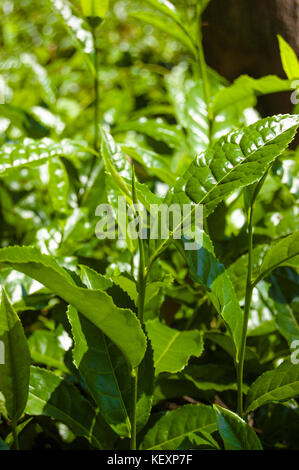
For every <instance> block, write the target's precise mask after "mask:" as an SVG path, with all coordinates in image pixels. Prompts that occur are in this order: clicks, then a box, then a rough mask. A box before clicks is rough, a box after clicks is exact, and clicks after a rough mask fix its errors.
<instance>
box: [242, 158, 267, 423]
mask: <svg viewBox="0 0 299 470" xmlns="http://www.w3.org/2000/svg"><path fill="white" fill-rule="evenodd" d="M271 166H272V165H269V166H268V168H267V170H266V171H265V173H264V175H263V177H262V178H261V179H260V180H259V181H258V182H257V183H256V185H255V186H254V191H253V194H252V197H251V203H250V207H249V210H248V267H247V280H246V293H245V306H244V319H243V331H242V342H241V349H240V357H239V362H237V364H236V368H237V382H238V414H239V416H241V417H242V415H243V372H244V359H245V351H246V337H247V329H248V319H249V312H250V305H251V299H252V291H253V289H254V287H255V283H254V282H253V280H252V270H253V212H254V206H255V201H256V199H257V196H258V194H259V192H260V190H261V189H262V186H263V184H264V182H265V180H266V178H267V175H268V173H269V171H270V168H271Z"/></svg>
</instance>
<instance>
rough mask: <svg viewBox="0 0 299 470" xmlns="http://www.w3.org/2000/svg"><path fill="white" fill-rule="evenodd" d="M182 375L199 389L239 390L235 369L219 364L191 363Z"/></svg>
mask: <svg viewBox="0 0 299 470" xmlns="http://www.w3.org/2000/svg"><path fill="white" fill-rule="evenodd" d="M182 376H183V377H184V378H185V379H187V380H189V381H190V382H192V383H193V384H194V385H195V387H196V388H198V390H216V391H217V392H223V391H224V390H237V384H236V378H235V370H234V369H233V368H229V367H227V366H224V365H222V366H221V367H219V364H200V365H197V364H191V365H189V366H187V367H186V368H185V369H184V371H183V372H182Z"/></svg>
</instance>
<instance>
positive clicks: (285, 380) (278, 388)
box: [246, 360, 299, 413]
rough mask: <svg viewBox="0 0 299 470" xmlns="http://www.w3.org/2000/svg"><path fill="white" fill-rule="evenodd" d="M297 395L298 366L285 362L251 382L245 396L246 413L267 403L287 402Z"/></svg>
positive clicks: (298, 387) (298, 382)
mask: <svg viewBox="0 0 299 470" xmlns="http://www.w3.org/2000/svg"><path fill="white" fill-rule="evenodd" d="M298 393H299V364H292V363H291V362H290V361H289V360H285V361H284V362H283V364H281V365H280V366H279V367H277V368H276V369H274V370H270V371H267V372H264V374H262V375H261V376H260V377H258V378H257V379H256V381H255V382H253V384H252V385H251V387H250V389H249V391H248V395H247V400H246V413H249V412H250V411H254V410H255V409H256V408H259V407H260V406H262V405H266V404H267V403H272V402H277V401H286V400H289V399H290V398H293V397H296V396H297V395H298Z"/></svg>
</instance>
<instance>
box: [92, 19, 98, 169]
mask: <svg viewBox="0 0 299 470" xmlns="http://www.w3.org/2000/svg"><path fill="white" fill-rule="evenodd" d="M92 39H93V48H94V95H95V100H94V144H93V147H94V149H95V151H96V152H98V150H99V136H98V134H99V76H98V65H99V64H98V62H99V60H98V49H97V38H96V28H95V27H93V28H92ZM95 159H96V157H95V156H94V157H93V160H95Z"/></svg>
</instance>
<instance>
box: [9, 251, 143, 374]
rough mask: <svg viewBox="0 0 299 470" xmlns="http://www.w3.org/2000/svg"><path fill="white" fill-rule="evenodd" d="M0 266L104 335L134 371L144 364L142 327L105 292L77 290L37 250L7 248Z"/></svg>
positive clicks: (63, 271) (63, 273)
mask: <svg viewBox="0 0 299 470" xmlns="http://www.w3.org/2000/svg"><path fill="white" fill-rule="evenodd" d="M0 265H1V266H2V267H6V266H11V267H13V268H14V269H16V270H17V271H21V272H23V273H25V274H27V275H28V276H30V277H32V278H34V279H36V280H37V281H39V282H41V283H42V284H44V285H45V286H46V287H48V288H49V289H50V290H52V291H53V292H54V293H55V294H56V295H59V296H60V297H61V298H63V299H64V300H65V301H66V302H67V303H69V304H71V305H73V306H74V307H75V308H77V309H78V311H79V312H80V313H82V314H83V315H85V316H86V317H87V318H88V320H89V321H91V322H92V323H93V324H94V325H96V326H97V327H98V328H99V329H100V330H101V331H103V333H104V334H106V335H107V336H108V337H109V338H110V339H111V340H112V341H113V342H114V343H115V344H116V345H117V346H118V347H119V348H120V349H121V351H122V352H123V354H124V355H125V357H126V358H127V359H128V361H129V363H130V364H131V365H132V367H136V366H137V365H138V364H139V363H140V362H141V360H142V358H143V356H144V353H145V349H146V339H145V336H144V334H143V332H142V329H141V326H140V323H139V322H138V320H137V318H136V317H135V315H134V314H133V312H132V311H130V310H129V309H121V308H118V307H116V305H114V303H113V301H112V298H111V297H110V296H109V295H108V294H106V292H103V291H101V290H89V289H85V288H82V287H78V286H77V285H76V284H75V282H74V281H73V279H72V277H71V276H70V275H69V274H68V273H67V271H66V270H64V269H63V268H61V267H60V266H59V265H58V264H57V263H56V261H55V259H54V258H53V257H51V256H47V255H43V254H41V253H40V252H39V251H38V250H37V249H34V248H29V247H9V248H4V249H2V250H0Z"/></svg>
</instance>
